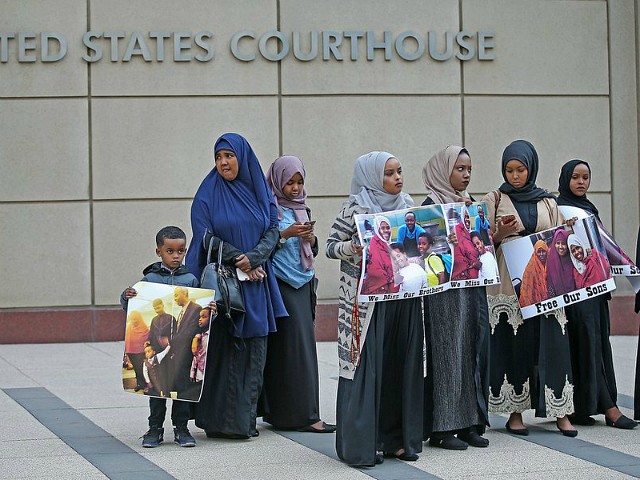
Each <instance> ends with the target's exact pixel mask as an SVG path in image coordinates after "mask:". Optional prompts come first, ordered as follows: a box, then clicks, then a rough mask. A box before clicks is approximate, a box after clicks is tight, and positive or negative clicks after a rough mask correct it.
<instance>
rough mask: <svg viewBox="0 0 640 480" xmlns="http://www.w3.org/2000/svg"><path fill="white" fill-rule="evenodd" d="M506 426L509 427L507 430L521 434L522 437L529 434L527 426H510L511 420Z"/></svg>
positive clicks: (514, 433)
mask: <svg viewBox="0 0 640 480" xmlns="http://www.w3.org/2000/svg"><path fill="white" fill-rule="evenodd" d="M504 428H506V429H507V432H509V433H512V434H513V435H520V436H522V437H526V436H527V435H529V429H528V428H527V427H525V428H511V427H510V426H509V422H508V421H507V423H506V424H505V426H504Z"/></svg>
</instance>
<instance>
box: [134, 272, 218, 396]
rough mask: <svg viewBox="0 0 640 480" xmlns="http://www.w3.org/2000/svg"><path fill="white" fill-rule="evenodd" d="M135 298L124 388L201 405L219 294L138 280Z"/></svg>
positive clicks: (140, 393)
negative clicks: (213, 313) (214, 304)
mask: <svg viewBox="0 0 640 480" xmlns="http://www.w3.org/2000/svg"><path fill="white" fill-rule="evenodd" d="M133 288H134V289H135V290H136V292H137V294H136V296H135V297H133V298H131V299H129V303H128V306H127V321H126V330H125V339H124V345H125V349H124V360H123V366H122V386H123V388H124V390H125V391H127V392H131V393H136V394H139V395H148V396H150V397H160V398H172V399H174V400H186V401H192V402H197V401H198V400H199V399H200V395H201V393H202V384H203V382H204V372H205V367H206V365H205V361H206V357H207V348H208V343H209V330H210V328H211V312H210V310H209V309H208V308H206V307H207V305H208V304H209V302H211V301H212V300H213V298H214V291H213V290H209V289H203V288H191V287H178V286H174V285H164V284H159V283H150V282H138V283H136V284H135V285H134V286H133Z"/></svg>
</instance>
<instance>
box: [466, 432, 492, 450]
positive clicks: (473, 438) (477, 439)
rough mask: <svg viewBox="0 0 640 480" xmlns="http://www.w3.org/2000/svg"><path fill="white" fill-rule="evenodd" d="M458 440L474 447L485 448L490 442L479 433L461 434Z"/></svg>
mask: <svg viewBox="0 0 640 480" xmlns="http://www.w3.org/2000/svg"><path fill="white" fill-rule="evenodd" d="M458 438H459V439H460V440H462V441H463V442H467V443H468V444H469V445H471V446H472V447H477V448H484V447H488V446H489V440H488V439H486V438H484V437H483V436H482V435H480V434H479V433H478V432H469V433H459V434H458Z"/></svg>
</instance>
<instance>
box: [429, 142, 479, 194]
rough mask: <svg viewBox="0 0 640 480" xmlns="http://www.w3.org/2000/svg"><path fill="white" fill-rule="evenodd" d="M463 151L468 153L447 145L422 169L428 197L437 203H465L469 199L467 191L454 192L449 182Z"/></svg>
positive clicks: (460, 148)
mask: <svg viewBox="0 0 640 480" xmlns="http://www.w3.org/2000/svg"><path fill="white" fill-rule="evenodd" d="M463 150H464V151H465V152H466V149H465V148H464V147H458V146H456V145H447V148H445V149H444V150H440V151H439V152H438V153H436V154H435V155H434V156H433V157H431V158H430V159H429V161H428V162H427V164H426V165H425V166H424V167H423V168H422V181H423V182H424V186H425V187H426V188H427V195H428V196H429V197H431V200H433V201H434V202H435V203H455V202H464V201H465V199H467V198H469V194H468V193H467V192H466V190H465V191H463V192H458V191H456V190H454V189H453V187H452V186H451V181H450V180H449V178H450V177H451V172H452V171H453V166H454V165H455V164H456V160H458V155H460V152H462V151H463Z"/></svg>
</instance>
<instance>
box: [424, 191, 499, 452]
mask: <svg viewBox="0 0 640 480" xmlns="http://www.w3.org/2000/svg"><path fill="white" fill-rule="evenodd" d="M432 204H433V201H432V200H431V198H427V199H426V200H425V201H424V202H423V205H432ZM424 331H425V339H426V344H427V376H426V378H425V382H424V383H425V386H424V433H423V435H424V439H425V440H427V439H428V438H429V437H430V436H431V434H432V433H434V432H441V433H444V432H452V433H456V432H459V433H462V432H465V431H466V429H469V428H470V427H475V428H476V431H477V432H478V433H483V432H484V430H485V426H486V425H488V424H489V421H488V402H489V312H488V307H487V296H486V289H485V288H484V287H474V288H467V289H456V290H448V291H445V292H442V293H438V294H437V295H434V296H431V297H424Z"/></svg>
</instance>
